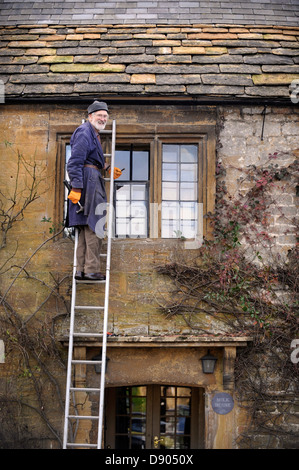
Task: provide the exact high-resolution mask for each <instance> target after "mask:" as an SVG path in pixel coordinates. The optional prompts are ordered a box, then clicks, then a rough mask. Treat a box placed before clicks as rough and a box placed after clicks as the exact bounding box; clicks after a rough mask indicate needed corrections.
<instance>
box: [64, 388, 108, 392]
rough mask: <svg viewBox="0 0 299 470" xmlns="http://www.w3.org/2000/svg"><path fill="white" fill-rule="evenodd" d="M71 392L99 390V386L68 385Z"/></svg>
mask: <svg viewBox="0 0 299 470" xmlns="http://www.w3.org/2000/svg"><path fill="white" fill-rule="evenodd" d="M70 391H71V392H100V391H101V389H100V388H88V387H85V388H84V387H70Z"/></svg>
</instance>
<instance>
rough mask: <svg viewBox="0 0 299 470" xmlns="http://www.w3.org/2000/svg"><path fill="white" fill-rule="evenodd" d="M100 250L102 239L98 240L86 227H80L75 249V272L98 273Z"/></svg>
mask: <svg viewBox="0 0 299 470" xmlns="http://www.w3.org/2000/svg"><path fill="white" fill-rule="evenodd" d="M101 248H102V239H101V238H98V237H97V236H96V234H95V233H94V232H93V231H92V230H91V229H90V228H89V226H88V225H81V226H80V227H79V237H78V248H77V271H82V272H84V273H85V274H92V273H99V272H100V254H101Z"/></svg>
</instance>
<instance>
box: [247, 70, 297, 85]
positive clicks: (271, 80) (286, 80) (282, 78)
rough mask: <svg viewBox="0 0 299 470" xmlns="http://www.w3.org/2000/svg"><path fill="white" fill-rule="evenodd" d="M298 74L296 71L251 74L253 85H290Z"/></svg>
mask: <svg viewBox="0 0 299 470" xmlns="http://www.w3.org/2000/svg"><path fill="white" fill-rule="evenodd" d="M298 79H299V74H296V73H273V74H271V73H262V74H260V75H252V80H253V83H254V84H255V85H284V84H285V85H290V84H291V82H292V81H293V80H298Z"/></svg>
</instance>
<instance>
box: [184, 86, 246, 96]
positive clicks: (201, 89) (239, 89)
mask: <svg viewBox="0 0 299 470" xmlns="http://www.w3.org/2000/svg"><path fill="white" fill-rule="evenodd" d="M187 92H188V93H190V94H191V95H194V94H195V95H240V94H243V93H244V86H226V85H189V86H187Z"/></svg>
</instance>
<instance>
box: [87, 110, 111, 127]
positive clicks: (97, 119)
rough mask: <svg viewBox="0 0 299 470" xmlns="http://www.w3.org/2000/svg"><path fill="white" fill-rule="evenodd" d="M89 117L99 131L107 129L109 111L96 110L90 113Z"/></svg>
mask: <svg viewBox="0 0 299 470" xmlns="http://www.w3.org/2000/svg"><path fill="white" fill-rule="evenodd" d="M88 119H89V122H90V124H91V125H92V126H93V127H95V128H96V130H97V131H102V130H103V129H105V127H106V124H107V121H108V113H107V111H103V110H101V111H96V112H95V113H91V114H89V115H88Z"/></svg>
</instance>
